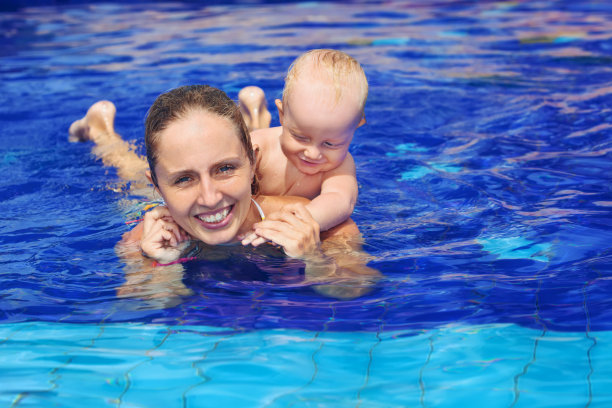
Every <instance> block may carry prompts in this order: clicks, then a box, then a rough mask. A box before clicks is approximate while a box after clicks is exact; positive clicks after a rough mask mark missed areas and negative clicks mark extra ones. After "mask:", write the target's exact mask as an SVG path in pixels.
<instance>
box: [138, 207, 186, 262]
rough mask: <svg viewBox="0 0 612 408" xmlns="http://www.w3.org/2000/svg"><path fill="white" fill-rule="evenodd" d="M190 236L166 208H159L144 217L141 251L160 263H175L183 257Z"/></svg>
mask: <svg viewBox="0 0 612 408" xmlns="http://www.w3.org/2000/svg"><path fill="white" fill-rule="evenodd" d="M189 239H190V237H189V235H188V234H187V233H186V232H185V231H183V229H182V228H181V227H179V226H178V224H177V223H176V222H174V219H173V218H172V216H171V215H170V211H168V208H167V207H165V206H162V205H160V206H157V207H155V208H154V209H152V210H151V211H149V212H148V213H146V214H145V215H144V221H143V231H142V239H141V241H140V249H141V250H142V253H143V254H144V255H145V256H147V257H149V258H153V259H155V260H156V261H157V262H159V263H170V262H174V261H176V260H177V259H179V258H180V257H181V254H182V253H183V251H184V250H185V247H186V244H187V242H188V241H189Z"/></svg>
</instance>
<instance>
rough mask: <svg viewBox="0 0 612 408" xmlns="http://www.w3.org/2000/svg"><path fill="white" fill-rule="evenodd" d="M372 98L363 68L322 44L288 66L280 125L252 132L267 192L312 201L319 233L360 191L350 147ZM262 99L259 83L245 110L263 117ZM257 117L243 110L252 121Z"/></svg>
mask: <svg viewBox="0 0 612 408" xmlns="http://www.w3.org/2000/svg"><path fill="white" fill-rule="evenodd" d="M367 95H368V82H367V79H366V77H365V73H364V72H363V69H362V68H361V66H360V65H359V63H358V62H357V61H356V60H355V59H353V58H352V57H350V56H349V55H347V54H345V53H343V52H341V51H337V50H330V49H317V50H311V51H308V52H306V53H304V54H302V55H301V56H299V57H298V58H297V59H296V60H295V61H294V62H293V64H292V65H291V67H290V68H289V72H288V74H287V77H286V79H285V88H284V90H283V95H282V98H283V99H282V101H281V100H279V99H277V100H276V101H275V103H276V107H277V108H278V114H279V120H280V123H281V126H278V127H274V128H268V129H258V130H254V131H253V132H252V133H251V139H252V142H253V146H254V148H255V149H256V151H258V158H257V174H258V176H259V178H260V189H261V193H262V194H264V195H275V196H276V195H294V196H301V197H306V198H309V199H311V200H312V201H311V202H310V204H308V205H307V206H306V207H307V208H308V211H309V212H310V213H311V215H312V216H313V218H314V219H315V220H316V221H317V223H318V224H319V225H320V228H321V231H325V230H328V229H330V228H332V227H334V226H336V225H338V224H340V223H341V222H343V221H344V220H346V219H347V218H348V217H349V216H350V215H351V213H352V212H353V208H354V207H355V201H356V200H357V193H358V188H357V179H356V176H355V162H354V161H353V157H352V156H351V155H350V153H349V152H348V149H349V145H350V143H351V140H352V139H353V134H354V133H355V130H356V129H357V128H358V127H359V126H361V125H363V124H364V123H365V116H364V105H365V102H366V98H367ZM263 98H264V96H263V93H260V92H259V91H256V88H254V87H247V88H245V89H244V90H243V91H241V93H240V95H239V99H240V105H241V108H242V109H243V112H248V111H251V112H257V113H258V114H261V113H262V112H263V111H265V99H263ZM258 100H259V102H257V101H258ZM262 100H263V102H261V101H262ZM245 106H252V107H253V106H255V107H258V108H255V110H254V109H253V108H251V109H250V110H249V109H245V108H244V107H245ZM251 116H252V114H251V115H245V120H246V122H247V124H250V123H252V122H253V121H252V120H251ZM266 118H267V117H266ZM264 123H265V121H264ZM268 123H269V119H268Z"/></svg>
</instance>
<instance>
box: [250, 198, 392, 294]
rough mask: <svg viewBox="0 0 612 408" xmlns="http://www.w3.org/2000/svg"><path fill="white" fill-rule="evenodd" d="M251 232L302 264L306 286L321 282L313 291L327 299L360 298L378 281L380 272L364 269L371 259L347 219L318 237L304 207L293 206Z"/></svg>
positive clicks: (315, 223) (287, 207)
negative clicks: (278, 247) (302, 261)
mask: <svg viewBox="0 0 612 408" xmlns="http://www.w3.org/2000/svg"><path fill="white" fill-rule="evenodd" d="M254 230H255V233H256V234H257V235H258V236H260V237H263V238H265V239H267V240H268V241H270V242H272V243H274V244H276V245H279V246H281V247H282V248H283V250H284V251H285V253H286V254H287V255H288V256H292V257H295V258H300V259H302V260H304V262H305V263H306V269H305V275H306V280H307V282H320V283H321V284H320V285H316V286H315V288H316V290H317V291H318V292H320V293H322V294H325V295H327V296H331V297H336V298H340V299H350V298H355V297H358V296H362V295H363V294H365V293H367V292H369V291H370V290H371V287H372V284H373V283H374V282H376V281H377V280H378V279H379V278H380V272H378V271H377V270H376V269H373V268H370V267H368V266H367V265H366V264H367V262H368V261H369V260H370V257H369V256H367V254H366V253H364V252H363V251H362V250H361V244H362V239H361V235H360V234H359V229H358V228H357V225H356V224H355V223H354V222H353V221H352V220H350V219H349V220H347V221H345V222H344V223H342V224H340V225H339V226H337V227H335V228H332V229H331V230H329V231H327V232H325V233H323V234H320V232H319V225H318V224H317V222H316V221H315V220H314V219H313V218H312V216H311V215H310V212H309V211H308V210H307V209H306V207H305V205H304V204H303V203H300V202H294V203H292V204H286V205H284V207H283V208H282V209H281V210H279V211H276V212H274V213H273V214H271V215H270V217H268V218H267V219H266V220H264V221H261V222H259V223H256V224H255V225H254Z"/></svg>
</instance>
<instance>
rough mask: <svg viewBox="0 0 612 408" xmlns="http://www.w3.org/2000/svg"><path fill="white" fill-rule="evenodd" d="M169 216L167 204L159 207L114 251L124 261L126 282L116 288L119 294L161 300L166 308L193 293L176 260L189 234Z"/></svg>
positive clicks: (126, 234)
mask: <svg viewBox="0 0 612 408" xmlns="http://www.w3.org/2000/svg"><path fill="white" fill-rule="evenodd" d="M168 216H169V213H168V210H167V209H166V208H165V207H163V206H158V207H156V208H155V209H153V210H151V211H149V212H148V213H147V214H145V219H144V221H143V222H141V223H139V224H138V225H137V226H136V227H135V228H134V229H132V230H131V231H128V232H126V233H125V234H123V237H122V239H121V241H119V243H117V245H116V247H115V251H116V252H117V255H118V256H119V257H120V258H121V259H122V260H123V262H124V264H125V267H124V269H125V283H123V284H122V285H121V286H120V287H119V288H117V295H118V296H120V297H132V296H137V297H139V298H143V299H157V301H159V300H162V301H163V304H162V306H163V307H167V306H170V305H171V304H172V303H173V302H176V301H178V299H180V297H182V296H187V295H189V294H191V290H190V289H188V288H187V287H186V286H185V285H184V284H183V266H182V265H181V264H180V263H173V262H174V261H176V260H178V259H179V258H180V255H181V254H182V253H183V251H184V250H185V247H186V246H187V244H188V242H189V241H188V237H187V235H186V234H185V233H184V232H183V231H182V230H181V229H180V227H178V226H177V225H176V224H174V222H173V221H172V220H171V218H170V219H168V218H167V217H168ZM145 248H146V249H147V251H145ZM164 264H165V265H164Z"/></svg>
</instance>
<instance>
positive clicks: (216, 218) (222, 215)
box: [195, 205, 234, 229]
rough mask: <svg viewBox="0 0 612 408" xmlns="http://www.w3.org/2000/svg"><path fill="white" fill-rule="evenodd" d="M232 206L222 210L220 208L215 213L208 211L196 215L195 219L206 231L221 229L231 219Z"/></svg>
mask: <svg viewBox="0 0 612 408" xmlns="http://www.w3.org/2000/svg"><path fill="white" fill-rule="evenodd" d="M233 209H234V206H233V205H229V206H227V207H224V208H220V209H219V210H216V211H210V212H207V213H202V214H198V215H196V216H195V218H196V219H197V220H198V221H199V222H200V224H201V225H202V226H204V227H205V228H208V229H218V228H223V227H225V226H226V225H227V224H229V222H230V221H231V219H232V215H233V211H232V210H233Z"/></svg>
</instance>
